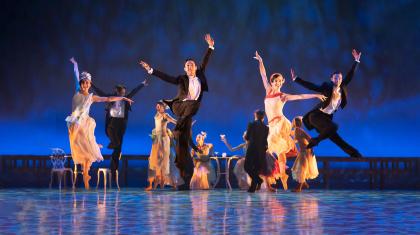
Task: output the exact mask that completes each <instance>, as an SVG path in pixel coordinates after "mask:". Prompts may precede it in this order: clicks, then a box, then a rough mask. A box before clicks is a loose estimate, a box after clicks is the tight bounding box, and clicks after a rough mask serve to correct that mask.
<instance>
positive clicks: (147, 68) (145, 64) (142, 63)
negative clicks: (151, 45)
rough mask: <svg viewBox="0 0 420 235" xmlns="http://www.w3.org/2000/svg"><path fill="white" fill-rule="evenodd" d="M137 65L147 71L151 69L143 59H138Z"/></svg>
mask: <svg viewBox="0 0 420 235" xmlns="http://www.w3.org/2000/svg"><path fill="white" fill-rule="evenodd" d="M139 65H141V67H143V68H144V69H145V70H146V71H147V72H149V70H150V69H151V67H150V65H149V64H148V63H146V62H144V61H143V60H140V62H139Z"/></svg>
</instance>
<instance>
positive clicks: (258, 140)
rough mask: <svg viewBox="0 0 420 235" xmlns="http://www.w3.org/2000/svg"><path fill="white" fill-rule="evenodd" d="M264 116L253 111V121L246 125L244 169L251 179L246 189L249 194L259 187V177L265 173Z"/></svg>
mask: <svg viewBox="0 0 420 235" xmlns="http://www.w3.org/2000/svg"><path fill="white" fill-rule="evenodd" d="M264 116H265V113H264V111H262V110H257V111H255V113H254V119H255V120H254V121H253V122H251V123H250V124H248V128H247V130H246V135H245V139H246V140H247V142H248V149H247V150H246V155H245V165H244V168H245V171H246V172H247V173H248V175H249V176H250V177H251V179H252V181H251V186H250V187H249V189H248V192H250V193H254V192H255V190H257V188H259V187H261V184H262V182H263V180H262V179H261V178H260V176H259V175H260V174H265V173H266V167H267V157H266V152H267V149H268V143H267V137H268V127H267V126H266V125H265V124H264Z"/></svg>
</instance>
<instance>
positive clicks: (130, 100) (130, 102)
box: [123, 97, 134, 105]
mask: <svg viewBox="0 0 420 235" xmlns="http://www.w3.org/2000/svg"><path fill="white" fill-rule="evenodd" d="M123 100H125V101H127V102H128V103H129V104H130V105H131V104H133V103H134V100H132V99H129V98H127V97H124V98H123Z"/></svg>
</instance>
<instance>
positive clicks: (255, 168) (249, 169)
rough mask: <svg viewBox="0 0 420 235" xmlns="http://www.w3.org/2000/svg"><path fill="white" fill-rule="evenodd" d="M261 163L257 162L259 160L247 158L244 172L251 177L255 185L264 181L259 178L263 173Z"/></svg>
mask: <svg viewBox="0 0 420 235" xmlns="http://www.w3.org/2000/svg"><path fill="white" fill-rule="evenodd" d="M260 162H261V161H257V159H254V158H250V157H248V158H245V163H244V170H245V172H246V173H247V174H248V175H249V177H251V179H252V184H253V185H255V184H257V183H258V182H261V181H262V179H261V178H260V176H259V175H260V173H261V171H262V166H260V165H261V164H260Z"/></svg>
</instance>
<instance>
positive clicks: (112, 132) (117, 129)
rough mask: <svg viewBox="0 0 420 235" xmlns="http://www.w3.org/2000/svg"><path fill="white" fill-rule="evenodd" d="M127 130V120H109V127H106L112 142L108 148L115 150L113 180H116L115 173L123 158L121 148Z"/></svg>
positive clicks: (112, 161)
mask: <svg viewBox="0 0 420 235" xmlns="http://www.w3.org/2000/svg"><path fill="white" fill-rule="evenodd" d="M126 128H127V120H126V119H125V118H113V117H111V118H110V119H109V121H108V125H107V127H106V133H107V136H108V138H109V140H110V143H109V145H108V148H109V149H113V151H112V156H111V167H110V168H111V174H112V178H113V179H115V171H116V170H118V166H119V162H120V156H121V148H122V143H123V138H124V133H125V130H126Z"/></svg>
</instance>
